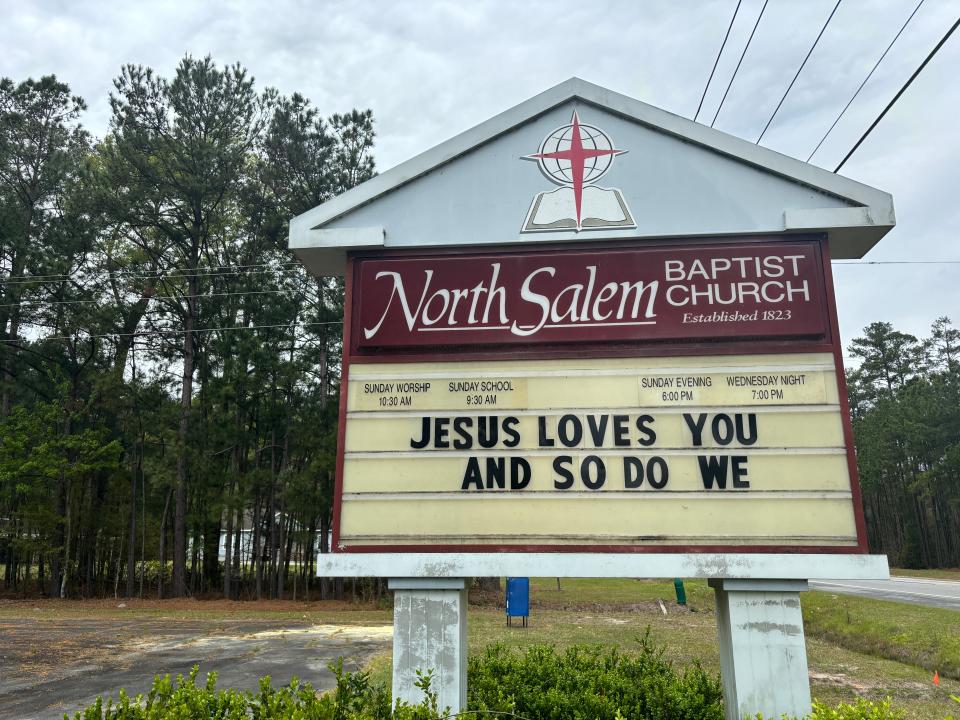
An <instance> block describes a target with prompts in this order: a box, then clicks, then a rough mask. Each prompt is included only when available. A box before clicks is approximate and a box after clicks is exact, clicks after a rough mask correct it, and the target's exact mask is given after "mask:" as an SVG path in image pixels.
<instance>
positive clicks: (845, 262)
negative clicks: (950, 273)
mask: <svg viewBox="0 0 960 720" xmlns="http://www.w3.org/2000/svg"><path fill="white" fill-rule="evenodd" d="M831 262H832V263H833V264H834V265H960V260H833V261H831Z"/></svg>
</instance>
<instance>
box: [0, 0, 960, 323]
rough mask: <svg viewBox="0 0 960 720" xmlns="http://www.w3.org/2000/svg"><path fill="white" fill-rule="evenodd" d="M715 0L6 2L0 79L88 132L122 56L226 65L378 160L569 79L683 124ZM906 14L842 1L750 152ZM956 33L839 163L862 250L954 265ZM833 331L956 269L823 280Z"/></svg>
mask: <svg viewBox="0 0 960 720" xmlns="http://www.w3.org/2000/svg"><path fill="white" fill-rule="evenodd" d="M735 4H736V3H735V2H734V1H733V0H701V1H700V2H684V3H676V2H671V1H669V0H657V1H652V2H645V3H642V4H639V3H635V2H626V1H621V2H615V1H613V0H608V1H607V2H591V3H583V2H579V1H572V0H553V1H551V2H545V1H542V0H533V1H529V2H523V3H518V2H510V1H509V0H500V1H496V2H494V1H486V2H474V3H464V2H452V1H448V0H415V1H413V0H397V1H394V2H387V1H372V0H368V1H367V2H356V1H349V2H348V1H342V0H327V1H326V2H306V1H299V0H272V1H270V2H260V1H257V2H254V1H252V0H249V1H244V0H234V1H233V2H225V3H203V2H186V1H185V0H178V1H176V2H175V1H173V0H167V1H165V2H149V3H133V2H116V3H114V2H92V1H87V2H53V1H49V0H48V1H46V2H44V1H40V2H32V3H18V4H16V5H11V6H10V7H8V8H7V12H6V14H5V22H4V24H3V25H2V26H0V46H2V47H4V49H5V56H4V61H3V65H2V69H0V73H2V74H3V75H6V76H9V77H12V78H14V79H18V80H19V79H23V78H26V77H28V76H34V77H36V76H39V75H42V74H45V73H56V74H57V75H58V77H60V78H61V79H62V80H64V81H66V82H68V83H70V85H71V87H72V88H73V89H74V91H75V92H77V93H78V94H80V95H82V96H83V97H84V98H85V99H86V100H87V102H88V104H89V107H90V110H89V112H88V114H87V116H86V118H85V123H86V125H87V126H88V127H89V128H90V129H91V130H92V131H93V132H94V133H95V134H97V135H102V134H103V133H105V132H106V130H107V127H108V120H109V104H108V101H107V98H108V93H109V92H110V90H111V87H112V85H111V82H112V79H113V78H114V77H115V76H116V75H117V74H118V72H119V69H120V67H121V66H122V65H123V64H124V63H136V64H144V65H149V66H151V67H153V68H154V69H155V70H157V71H158V72H159V73H161V74H165V75H169V74H171V73H172V71H173V69H174V67H175V66H176V63H177V62H178V60H179V59H180V58H181V57H182V56H183V54H184V53H192V54H194V55H200V56H202V55H206V54H212V55H213V56H214V58H215V59H216V60H217V61H218V62H222V63H227V62H235V61H239V62H240V63H241V64H243V65H244V66H246V67H247V68H248V69H249V70H250V71H251V73H252V74H253V75H254V76H255V77H256V78H257V82H258V85H259V86H260V87H265V86H274V87H277V88H278V89H279V90H280V91H281V92H284V93H291V92H294V91H299V92H301V93H303V94H304V95H306V96H307V97H309V98H311V99H312V100H313V101H314V103H315V104H316V105H317V106H318V107H319V108H321V110H322V111H323V112H325V113H332V112H338V111H343V110H346V109H349V108H351V107H370V108H372V109H373V111H374V114H375V117H376V120H377V132H378V141H377V161H378V165H379V167H380V168H381V169H383V168H387V167H390V166H392V165H395V164H397V163H398V162H401V161H403V160H406V159H407V158H409V157H411V156H413V155H415V154H417V153H419V152H422V151H424V150H426V149H428V148H429V147H431V146H433V145H435V144H436V143H438V142H441V141H443V140H445V139H446V138H448V137H451V136H452V135H455V134H457V133H459V132H462V131H463V130H465V129H467V128H469V127H471V126H473V125H475V124H477V123H479V122H482V121H483V120H485V119H486V118H488V117H490V116H492V115H494V114H496V113H498V112H501V111H503V110H505V109H507V108H508V107H510V106H512V105H515V104H517V103H519V102H521V101H523V100H524V99H526V98H528V97H530V96H532V95H534V94H536V93H538V92H541V91H542V90H544V89H546V88H548V87H550V86H552V85H554V84H556V83H557V82H560V81H562V80H564V79H566V78H568V77H570V76H573V75H578V76H580V77H583V78H585V79H587V80H590V81H592V82H595V83H598V84H600V85H603V86H606V87H609V88H610V89H612V90H615V91H618V92H622V93H624V94H627V95H631V96H633V97H636V98H638V99H641V100H644V101H645V102H649V103H651V104H653V105H657V106H659V107H663V108H665V109H667V110H670V111H672V112H675V113H678V114H681V115H685V116H687V117H689V116H690V115H692V114H693V112H694V110H695V109H696V107H697V103H698V102H699V99H700V94H701V93H702V91H703V86H704V84H705V83H706V79H707V76H708V74H709V72H710V68H711V66H712V64H713V60H714V58H715V56H716V52H717V50H718V49H719V47H720V43H721V42H722V40H723V34H724V32H725V31H726V27H727V23H728V22H729V20H730V16H731V14H732V12H733V8H734V6H735ZM761 5H762V0H744V2H743V4H742V7H741V10H740V13H739V16H738V19H737V23H736V25H735V26H734V28H733V31H732V32H731V36H730V40H729V42H728V45H727V49H726V52H725V53H724V57H723V58H722V59H721V62H720V64H719V66H718V68H717V73H716V77H715V79H714V83H713V85H712V87H711V91H710V93H709V94H708V96H707V100H706V102H705V104H704V112H703V114H702V115H701V120H702V119H703V117H704V116H706V117H707V119H708V120H709V119H710V118H712V117H713V113H714V111H715V109H716V107H717V104H718V103H719V102H720V97H721V95H722V93H723V89H724V88H725V87H726V84H727V80H728V79H729V77H730V75H731V73H732V72H733V68H734V66H735V65H736V61H737V59H738V58H739V55H740V52H741V50H742V48H743V46H744V44H745V43H746V40H747V36H748V35H749V33H750V30H751V28H752V27H753V23H754V21H755V19H756V17H757V15H758V13H759V12H760V7H761ZM832 7H833V1H832V0H816V1H811V2H805V3H777V2H771V3H770V4H769V6H768V7H767V10H766V12H765V14H764V17H763V20H762V22H761V24H760V26H759V28H758V30H757V33H756V36H755V38H754V41H753V44H752V46H751V48H750V51H749V53H748V54H747V56H746V58H745V60H744V62H743V66H742V68H741V70H740V73H739V74H738V75H737V78H736V81H735V82H734V84H733V86H732V88H731V90H730V93H729V96H728V98H727V100H726V102H725V103H724V107H723V110H722V112H721V114H720V116H719V118H718V121H717V127H718V128H719V129H722V130H724V131H726V132H731V133H733V134H736V135H739V136H740V137H744V138H747V139H749V140H755V139H756V137H757V135H759V133H760V130H761V129H762V128H763V126H764V124H765V123H766V121H767V119H768V118H769V116H770V114H771V113H772V112H773V109H774V107H775V106H776V104H777V102H778V101H779V99H780V97H781V96H782V94H783V91H784V90H785V89H786V86H787V83H788V82H789V81H790V78H792V77H793V74H794V73H795V72H796V69H797V67H798V66H799V64H800V62H801V60H802V59H803V56H804V55H805V53H806V51H807V49H808V48H809V46H810V44H811V43H812V42H813V40H814V38H815V37H816V35H817V33H818V32H819V29H820V27H821V26H822V24H823V22H824V21H825V19H826V17H827V15H828V14H829V13H830V10H831V9H832ZM913 7H914V4H913V3H891V2H882V1H880V0H857V1H856V2H847V3H844V4H843V5H841V7H840V9H839V10H838V11H837V14H836V16H835V17H834V19H833V21H832V23H831V25H830V27H829V28H828V29H827V31H826V32H825V33H824V36H823V38H822V40H821V41H820V45H819V46H818V48H817V50H816V51H815V53H814V54H813V56H811V58H810V61H809V63H808V65H807V67H806V68H805V69H804V72H803V73H802V74H801V76H800V78H799V79H798V80H797V83H796V85H795V86H794V88H793V90H792V91H791V93H790V96H789V97H788V98H787V100H786V102H785V103H784V105H783V107H782V109H781V111H780V113H779V114H778V115H777V118H776V120H775V122H774V123H773V125H772V126H771V128H770V130H769V131H768V133H767V135H766V136H765V138H764V144H765V145H767V146H769V147H772V148H774V149H776V150H778V151H780V152H784V153H787V154H791V155H795V156H797V157H801V158H806V156H807V154H808V153H809V152H810V150H811V149H812V148H813V147H814V145H816V142H817V141H818V140H819V138H820V137H821V135H822V134H823V132H825V130H826V128H827V127H829V125H830V123H831V122H832V121H833V119H834V117H836V114H837V113H838V112H839V110H840V108H842V107H843V104H844V103H846V101H847V99H848V98H849V96H850V94H851V93H852V92H853V90H854V89H856V87H857V85H859V83H860V82H861V81H862V79H863V77H865V75H866V73H867V72H868V71H869V69H870V67H872V65H873V63H874V62H875V61H876V58H877V57H879V54H880V53H881V52H882V51H883V48H884V47H886V45H887V43H888V42H889V41H890V39H891V38H892V37H893V35H894V33H895V32H896V31H897V29H898V28H899V27H900V25H901V24H902V23H903V21H904V20H905V19H906V17H907V15H908V14H909V12H910V11H911V10H912V9H913ZM954 12H955V8H951V7H950V4H949V3H943V4H937V3H927V4H925V5H924V6H923V7H922V8H921V9H920V11H919V12H918V13H917V16H916V18H915V19H914V21H913V22H912V23H911V25H910V27H909V28H908V29H907V31H906V32H905V33H904V35H903V36H902V37H901V39H900V40H899V41H898V43H897V45H896V46H895V47H894V49H893V50H892V51H891V53H890V55H888V57H887V58H886V59H885V60H884V63H883V65H882V66H881V68H880V69H879V70H878V72H877V73H876V75H875V76H874V78H873V79H872V80H871V82H870V83H869V84H868V85H867V87H866V88H865V89H864V92H863V93H862V94H861V97H860V98H858V100H857V102H856V103H855V104H854V105H853V106H852V107H851V109H850V111H848V113H847V115H846V116H845V117H844V119H843V121H842V122H841V124H840V125H839V126H838V127H837V130H836V131H835V133H834V135H833V136H831V138H830V140H828V142H827V143H825V144H824V147H823V148H822V149H821V150H820V152H818V154H817V155H816V156H815V158H814V162H816V163H818V164H821V165H822V166H824V167H829V168H832V167H833V166H834V165H835V164H836V162H838V161H839V158H841V157H842V156H843V154H844V153H845V152H846V150H847V149H849V148H850V147H851V145H852V144H853V142H855V140H856V138H857V137H859V134H860V133H861V132H862V130H863V129H864V128H865V127H866V126H867V125H869V123H870V122H871V121H872V120H873V118H874V117H876V114H877V113H878V112H879V110H880V109H881V108H882V107H883V105H884V104H885V103H886V102H887V101H888V99H889V98H890V97H892V95H893V94H894V93H895V92H896V90H897V89H898V88H899V87H900V85H901V84H902V83H903V81H904V80H905V79H906V78H907V77H908V76H909V74H910V73H911V72H912V71H913V70H914V69H915V68H916V66H917V65H918V64H919V62H920V61H921V60H922V59H923V57H925V56H926V53H927V52H929V50H930V48H932V47H933V46H934V45H935V44H936V42H937V41H938V40H939V38H940V37H941V36H942V34H943V32H944V31H945V30H946V28H947V27H949V25H950V23H951V22H952V21H953V17H952V14H951V13H954ZM958 61H960V38H954V39H952V40H951V42H950V43H948V45H947V46H945V47H944V48H943V50H942V51H941V53H940V55H939V56H938V57H937V59H936V60H935V61H934V62H933V63H931V65H930V66H929V67H928V68H927V69H926V70H925V71H924V74H923V75H922V76H921V77H920V79H919V80H918V81H917V82H916V83H915V85H914V87H912V88H911V89H910V91H909V92H908V93H907V94H906V95H905V96H904V97H903V99H902V100H901V101H900V103H899V104H898V105H897V107H896V108H895V109H894V111H892V112H891V113H890V115H889V116H888V117H887V118H886V119H885V120H884V122H883V123H882V124H881V126H880V127H878V129H877V131H876V132H875V133H874V135H873V136H872V137H871V138H870V139H869V140H868V141H867V143H865V144H864V146H863V147H862V148H861V150H860V151H858V153H857V155H855V156H854V158H853V159H852V160H851V161H850V162H849V163H848V165H847V166H846V167H845V168H844V173H845V174H849V175H850V176H851V177H854V178H856V179H857V180H861V181H863V182H866V183H868V184H871V185H874V186H876V187H880V188H882V189H884V190H887V191H888V192H891V193H893V195H894V200H895V203H896V206H897V214H898V219H899V225H898V227H897V228H896V229H895V230H894V231H893V232H892V233H891V234H890V235H889V236H888V237H887V238H886V239H884V241H883V242H882V243H881V244H880V245H879V246H878V247H877V248H876V249H875V250H874V251H873V252H872V253H871V255H870V257H876V258H878V259H907V260H909V259H942V258H960V252H958V250H957V241H956V230H955V228H956V227H957V224H958V221H960V210H958V209H957V206H958V203H957V202H956V199H955V193H956V190H955V189H956V188H957V187H960V178H958V170H957V167H958V162H957V160H958V156H960V139H958V137H960V136H958V133H956V131H955V128H954V125H955V121H954V118H955V117H956V116H957V114H958V109H960V90H958V88H957V84H956V82H955V79H954V78H953V77H952V75H953V74H955V73H954V72H953V70H954V69H955V68H956V67H958ZM836 283H837V292H838V298H839V303H840V305H839V311H840V319H841V325H842V330H843V334H844V337H845V338H846V339H847V340H849V338H851V337H852V336H854V335H855V334H856V333H857V332H858V331H859V330H860V328H862V327H863V326H864V325H866V324H867V323H869V322H872V321H875V320H888V321H891V322H893V323H894V324H895V325H896V326H898V327H899V328H901V329H903V330H905V331H908V332H913V333H917V334H921V335H922V334H924V333H925V332H926V330H927V327H928V325H929V323H930V322H931V321H932V320H933V319H934V318H935V317H936V316H938V315H943V314H948V315H952V316H953V317H954V320H956V321H958V322H960V265H944V266H942V267H936V266H929V265H916V266H913V265H890V266H868V267H843V268H837V269H836Z"/></svg>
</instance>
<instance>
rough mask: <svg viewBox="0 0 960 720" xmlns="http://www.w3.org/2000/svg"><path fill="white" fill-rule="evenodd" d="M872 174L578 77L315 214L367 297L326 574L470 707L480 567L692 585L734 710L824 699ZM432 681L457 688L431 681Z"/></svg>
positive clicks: (880, 211)
mask: <svg viewBox="0 0 960 720" xmlns="http://www.w3.org/2000/svg"><path fill="white" fill-rule="evenodd" d="M894 223H895V219H894V211H893V200H892V198H891V197H890V196H889V195H888V194H887V193H884V192H882V191H880V190H877V189H875V188H871V187H869V186H866V185H863V184H862V183H858V182H855V181H853V180H850V179H848V178H844V177H842V176H840V175H837V174H835V173H830V172H827V171H826V170H823V169H821V168H817V167H814V166H812V165H809V164H807V163H803V162H800V161H799V160H794V159H791V158H788V157H785V156H783V155H780V154H778V153H775V152H773V151H771V150H769V149H766V148H763V147H759V146H757V145H755V144H753V143H750V142H746V141H744V140H740V139H738V138H735V137H732V136H730V135H727V134H725V133H722V132H720V131H718V130H715V129H713V128H709V127H706V126H703V125H700V124H698V123H696V122H692V121H689V120H686V119H684V118H682V117H679V116H677V115H674V114H671V113H668V112H664V111H662V110H659V109H657V108H654V107H651V106H649V105H646V104H644V103H642V102H639V101H637V100H634V99H632V98H628V97H625V96H623V95H618V94H617V93H614V92H611V91H609V90H606V89H604V88H600V87H597V86H595V85H591V84H590V83H586V82H584V81H582V80H578V79H576V78H574V79H571V80H569V81H567V82H565V83H563V84H561V85H559V86H557V87H555V88H552V89H550V90H547V91H546V92H544V93H542V94H540V95H537V96H536V97H533V98H531V99H529V100H527V101H525V102H524V103H522V104H520V105H518V106H517V107H514V108H512V109H510V110H507V111H505V112H504V113H501V114H500V115H497V116H495V117H493V118H491V119H490V120H487V121H486V122H484V123H482V124H480V125H478V126H477V127H474V128H471V129H470V130H467V131H465V132H464V133H462V134H461V135H459V136H457V137H455V138H452V139H450V140H448V141H446V142H444V143H441V144H440V145H437V146H436V147H434V148H432V149H430V150H428V151H426V152H424V153H423V154H421V155H419V156H417V157H415V158H413V159H411V160H409V161H408V162H406V163H403V164H401V165H399V166H397V167H395V168H393V169H391V170H388V171H387V172H385V173H383V174H381V175H378V176H376V177H374V178H372V179H370V180H368V181H367V182H365V183H362V184H361V185H359V186H357V187H355V188H353V189H351V190H349V191H347V192H345V193H343V194H342V195H340V196H338V197H335V198H332V199H330V200H329V201H327V202H325V203H323V204H322V205H319V206H317V207H316V208H313V209H312V210H309V211H308V212H306V213H303V214H302V215H300V216H298V217H296V218H293V219H292V221H291V223H290V248H291V249H292V250H293V251H294V253H295V254H296V255H297V257H298V258H299V259H300V260H301V261H302V262H303V263H304V265H305V266H306V267H307V269H308V270H309V271H310V272H312V273H314V274H316V275H318V276H330V275H338V276H343V278H344V285H345V289H346V295H345V303H344V306H345V307H344V328H343V346H342V356H343V366H342V374H341V377H340V381H341V387H340V408H339V410H340V422H339V437H338V443H337V457H336V486H335V493H334V507H333V547H332V548H331V549H332V550H333V552H332V553H326V554H323V555H321V556H319V557H318V558H317V571H318V574H321V575H324V576H326V577H368V576H378V577H386V578H388V579H389V580H388V586H389V587H390V589H391V590H392V591H394V663H393V683H392V688H393V695H394V697H395V698H396V699H402V700H404V701H407V702H413V703H417V702H419V701H420V700H421V699H422V692H421V689H420V687H419V685H420V683H419V681H418V678H419V677H420V673H421V672H422V671H425V670H433V671H434V675H433V677H434V679H435V682H436V687H437V689H438V693H439V703H440V705H441V706H450V707H451V708H452V709H453V710H454V711H456V710H459V709H462V708H464V707H466V697H467V696H466V677H467V675H466V667H467V655H466V638H467V633H466V622H467V621H466V616H467V598H466V588H467V586H468V579H469V578H471V577H483V576H491V575H501V576H502V575H509V576H520V577H522V576H547V577H620V578H622V577H631V578H641V577H696V578H705V579H708V580H709V581H710V583H711V586H712V587H713V589H714V592H715V597H716V608H717V612H716V619H717V630H718V638H719V641H720V657H721V674H722V678H723V686H724V706H725V715H726V718H727V720H738V719H739V718H742V717H745V716H747V717H754V716H756V715H757V713H763V714H764V716H766V717H780V716H781V715H783V714H787V715H789V716H796V717H803V716H806V715H807V714H809V712H810V708H811V702H810V688H809V681H808V677H807V663H806V648H805V641H804V636H803V618H802V616H801V612H800V599H799V598H800V595H799V594H800V593H801V592H802V591H803V590H805V589H806V588H807V580H808V579H816V578H834V579H838V578H849V579H880V578H885V577H888V576H889V570H888V568H887V563H886V558H885V557H882V556H873V555H869V554H867V540H866V530H865V525H864V519H863V511H862V507H861V502H860V495H859V486H858V480H857V467H856V460H855V457H854V454H853V435H852V431H851V426H850V417H849V408H848V406H847V399H846V388H845V385H844V373H843V363H842V357H841V350H840V349H841V342H842V341H841V337H840V333H839V328H838V323H837V313H836V307H835V300H834V292H833V280H832V274H831V267H830V263H831V260H832V259H845V258H859V257H862V256H863V255H864V254H865V253H866V252H867V251H868V250H869V249H870V248H871V247H873V246H874V245H875V244H876V243H877V242H879V240H880V239H881V238H882V237H883V236H884V235H885V234H886V233H887V232H888V231H889V230H890V229H891V228H892V227H893V226H894ZM431 687H433V685H431Z"/></svg>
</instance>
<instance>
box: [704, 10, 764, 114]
mask: <svg viewBox="0 0 960 720" xmlns="http://www.w3.org/2000/svg"><path fill="white" fill-rule="evenodd" d="M769 2H770V0H763V7H762V8H760V14H759V15H757V21H756V22H755V23H754V24H753V30H751V31H750V37H749V38H747V44H746V45H744V46H743V52H742V53H740V59H739V60H737V67H735V68H734V69H733V75H731V76H730V82H728V83H727V89H726V90H724V91H723V97H722V98H720V104H719V105H717V111H716V112H715V113H714V114H713V120H711V121H710V127H713V124H714V123H715V122H717V116H718V115H720V110H721V109H722V108H723V103H724V102H726V100H727V93H729V92H730V87H731V86H732V85H733V80H734V78H735V77H737V73H738V72H739V71H740V64H741V63H742V62H743V58H745V57H746V56H747V50H749V49H750V43H752V42H753V35H754V33H755V32H757V28H758V27H760V19H761V18H762V17H763V11H764V10H766V9H767V3H769Z"/></svg>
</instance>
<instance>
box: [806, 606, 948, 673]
mask: <svg viewBox="0 0 960 720" xmlns="http://www.w3.org/2000/svg"><path fill="white" fill-rule="evenodd" d="M803 614H804V621H805V625H806V628H807V633H808V635H810V636H813V637H819V638H823V639H825V640H829V641H830V642H833V643H835V644H837V645H841V646H843V647H846V648H849V649H852V650H857V651H860V652H864V653H868V654H870V655H877V656H879V657H885V658H890V659H892V660H898V661H901V662H906V663H910V664H912V665H918V666H920V667H922V668H925V669H927V670H929V671H931V672H932V671H934V670H937V671H939V673H940V675H942V676H946V677H951V678H957V679H960V612H956V611H954V610H945V609H942V608H935V607H925V606H920V605H907V604H905V603H897V602H888V601H885V600H872V599H869V598H860V597H855V596H851V595H832V594H830V593H823V592H811V593H808V594H807V595H806V596H804V598H803Z"/></svg>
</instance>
